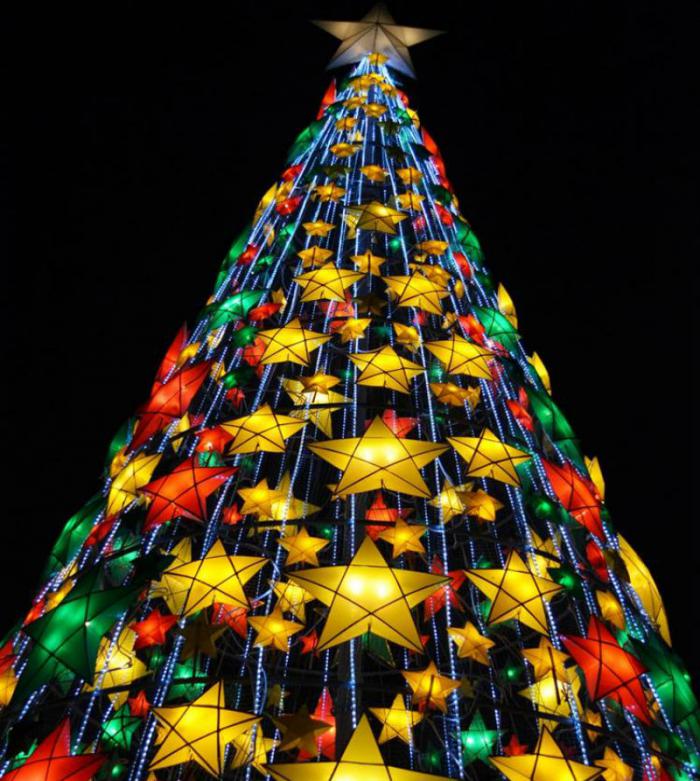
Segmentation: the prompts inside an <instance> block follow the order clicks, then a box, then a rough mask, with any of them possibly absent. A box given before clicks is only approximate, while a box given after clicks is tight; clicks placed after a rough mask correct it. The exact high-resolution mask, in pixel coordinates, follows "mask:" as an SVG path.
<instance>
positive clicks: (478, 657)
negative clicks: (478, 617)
mask: <svg viewBox="0 0 700 781" xmlns="http://www.w3.org/2000/svg"><path fill="white" fill-rule="evenodd" d="M447 633H448V634H449V636H450V637H451V638H452V640H454V641H455V643H456V644H457V656H458V657H459V658H460V659H465V658H466V659H474V661H476V662H480V663H481V664H485V665H490V664H491V660H490V659H489V655H488V650H489V648H493V646H494V645H496V644H495V643H494V642H493V640H490V639H489V638H488V637H484V635H482V634H480V633H479V630H478V629H477V628H476V626H475V625H474V624H472V623H471V622H469V621H467V623H466V624H465V625H464V626H463V627H462V628H461V629H460V628H459V627H456V626H449V627H447Z"/></svg>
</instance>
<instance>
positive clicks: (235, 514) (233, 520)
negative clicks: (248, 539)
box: [221, 502, 243, 526]
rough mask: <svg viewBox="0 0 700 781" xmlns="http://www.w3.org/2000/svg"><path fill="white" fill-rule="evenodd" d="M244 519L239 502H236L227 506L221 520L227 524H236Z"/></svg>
mask: <svg viewBox="0 0 700 781" xmlns="http://www.w3.org/2000/svg"><path fill="white" fill-rule="evenodd" d="M242 520H243V516H242V515H241V513H240V510H239V509H238V502H234V503H233V504H232V505H230V506H229V507H226V508H225V509H224V511H223V512H222V513H221V521H222V523H224V524H225V525H226V526H235V525H236V524H237V523H240V522H241V521H242Z"/></svg>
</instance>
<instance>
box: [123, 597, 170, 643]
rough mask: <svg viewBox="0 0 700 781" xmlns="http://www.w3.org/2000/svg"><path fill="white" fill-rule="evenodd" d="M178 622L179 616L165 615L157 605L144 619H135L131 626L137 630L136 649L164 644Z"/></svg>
mask: <svg viewBox="0 0 700 781" xmlns="http://www.w3.org/2000/svg"><path fill="white" fill-rule="evenodd" d="M175 624H177V616H169V615H164V614H163V613H161V612H160V610H159V609H158V608H157V607H156V608H154V609H153V610H151V612H150V613H149V614H148V615H147V616H146V617H145V618H144V619H143V621H134V622H133V623H132V624H131V625H130V626H131V628H132V629H133V630H134V632H136V635H137V637H136V641H135V643H134V649H135V650H137V651H138V650H140V649H141V648H148V647H149V646H152V645H163V644H164V643H166V642H167V640H168V636H167V633H168V631H169V630H170V629H172V628H173V626H174V625H175Z"/></svg>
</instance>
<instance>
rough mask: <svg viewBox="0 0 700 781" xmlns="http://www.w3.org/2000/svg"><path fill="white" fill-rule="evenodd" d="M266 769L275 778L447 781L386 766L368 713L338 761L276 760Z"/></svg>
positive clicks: (294, 780) (290, 780)
mask: <svg viewBox="0 0 700 781" xmlns="http://www.w3.org/2000/svg"><path fill="white" fill-rule="evenodd" d="M265 770H266V771H267V772H268V773H270V775H272V777H273V778H274V779H276V781H333V779H335V781H353V780H354V779H359V778H361V779H363V781H447V779H444V777H442V776H433V775H429V774H427V773H420V772H418V771H416V770H405V769H404V768H398V767H391V766H387V765H386V764H385V763H384V758H383V757H382V754H381V752H380V750H379V746H378V745H377V741H376V740H375V737H374V735H373V734H372V729H371V727H370V726H369V720H368V719H367V716H366V715H363V716H362V718H361V719H360V723H359V724H358V725H357V728H356V729H355V731H354V732H353V734H352V737H351V738H350V741H349V743H348V745H347V747H346V748H345V751H344V752H343V755H342V756H341V757H340V759H339V760H337V761H336V762H315V763H305V762H279V763H277V762H275V763H274V764H268V765H265Z"/></svg>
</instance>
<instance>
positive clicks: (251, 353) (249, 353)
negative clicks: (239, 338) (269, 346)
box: [243, 336, 265, 366]
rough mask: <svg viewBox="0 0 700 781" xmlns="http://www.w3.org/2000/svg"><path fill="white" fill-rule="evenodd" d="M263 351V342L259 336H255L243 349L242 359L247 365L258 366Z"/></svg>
mask: <svg viewBox="0 0 700 781" xmlns="http://www.w3.org/2000/svg"><path fill="white" fill-rule="evenodd" d="M264 353H265V342H264V341H263V340H262V339H261V338H260V337H259V336H256V337H255V341H254V342H253V344H249V345H248V346H247V347H246V348H245V350H243V360H244V361H245V362H246V363H247V364H248V365H249V366H258V365H259V364H260V361H261V359H262V357H263V355H264Z"/></svg>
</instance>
